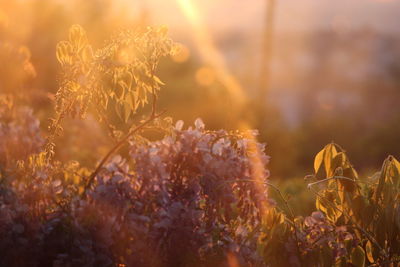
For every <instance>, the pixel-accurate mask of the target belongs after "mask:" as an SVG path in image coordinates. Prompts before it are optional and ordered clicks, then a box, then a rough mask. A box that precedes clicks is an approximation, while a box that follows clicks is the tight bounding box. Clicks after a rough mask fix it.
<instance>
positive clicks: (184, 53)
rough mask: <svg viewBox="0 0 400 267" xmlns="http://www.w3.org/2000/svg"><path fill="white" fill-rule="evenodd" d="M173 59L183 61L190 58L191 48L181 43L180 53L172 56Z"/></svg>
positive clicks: (178, 61)
mask: <svg viewBox="0 0 400 267" xmlns="http://www.w3.org/2000/svg"><path fill="white" fill-rule="evenodd" d="M171 58H172V60H173V61H174V62H176V63H183V62H186V61H188V59H189V58H190V49H189V48H188V47H187V46H186V45H183V44H180V45H179V48H178V53H176V54H173V55H172V56H171Z"/></svg>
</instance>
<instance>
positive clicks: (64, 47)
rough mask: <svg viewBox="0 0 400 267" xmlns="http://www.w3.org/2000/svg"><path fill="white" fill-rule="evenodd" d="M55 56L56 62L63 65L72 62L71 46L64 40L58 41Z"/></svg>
mask: <svg viewBox="0 0 400 267" xmlns="http://www.w3.org/2000/svg"><path fill="white" fill-rule="evenodd" d="M56 57H57V60H58V62H60V64H61V65H62V66H63V65H71V64H72V47H71V45H70V43H68V42H66V41H62V42H59V43H58V44H57V47H56Z"/></svg>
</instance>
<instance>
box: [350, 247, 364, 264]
mask: <svg viewBox="0 0 400 267" xmlns="http://www.w3.org/2000/svg"><path fill="white" fill-rule="evenodd" d="M351 263H352V264H353V265H354V266H356V267H364V266H365V252H364V250H363V248H362V247H360V246H357V247H355V248H354V249H353V251H352V253H351Z"/></svg>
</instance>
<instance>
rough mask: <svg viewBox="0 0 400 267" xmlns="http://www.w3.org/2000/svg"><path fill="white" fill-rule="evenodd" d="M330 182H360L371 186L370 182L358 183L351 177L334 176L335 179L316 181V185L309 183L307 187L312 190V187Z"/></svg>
mask: <svg viewBox="0 0 400 267" xmlns="http://www.w3.org/2000/svg"><path fill="white" fill-rule="evenodd" d="M330 180H347V181H350V182H353V183H356V182H360V183H367V184H370V183H369V182H366V181H360V180H357V181H356V180H353V179H351V178H349V177H345V176H333V177H329V178H325V179H322V180H319V181H316V182H314V183H309V184H308V185H307V188H308V189H311V187H312V186H314V185H317V184H320V183H324V182H327V181H330Z"/></svg>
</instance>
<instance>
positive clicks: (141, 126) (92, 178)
mask: <svg viewBox="0 0 400 267" xmlns="http://www.w3.org/2000/svg"><path fill="white" fill-rule="evenodd" d="M164 113H165V111H163V112H161V113H159V114H155V113H152V115H151V116H150V117H149V118H148V119H147V120H145V121H144V122H142V123H141V124H139V125H138V126H136V127H135V128H134V129H133V130H131V131H129V132H128V133H127V134H126V135H125V136H124V137H123V138H122V139H121V140H119V141H118V143H116V144H115V145H114V147H113V148H111V150H110V151H108V153H107V154H106V155H105V156H104V157H103V159H102V160H101V161H100V163H99V165H97V167H96V169H95V170H94V172H92V174H91V175H90V176H89V180H88V182H87V184H86V186H85V189H84V190H83V192H82V197H83V198H84V197H85V196H86V191H87V190H88V189H89V187H90V186H91V185H92V183H93V181H94V178H95V177H96V175H97V174H99V172H100V170H101V168H103V166H104V164H105V163H106V162H107V160H108V159H109V158H110V157H111V156H112V155H113V154H114V153H115V152H116V151H117V150H118V149H119V148H120V147H121V146H122V145H123V144H124V143H125V142H126V141H127V140H128V139H129V138H130V137H131V136H132V135H134V134H135V133H137V132H138V131H139V130H141V129H143V128H144V127H145V126H146V125H147V124H149V123H150V122H152V121H153V120H154V119H156V118H158V117H160V116H161V115H163V114H164Z"/></svg>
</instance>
